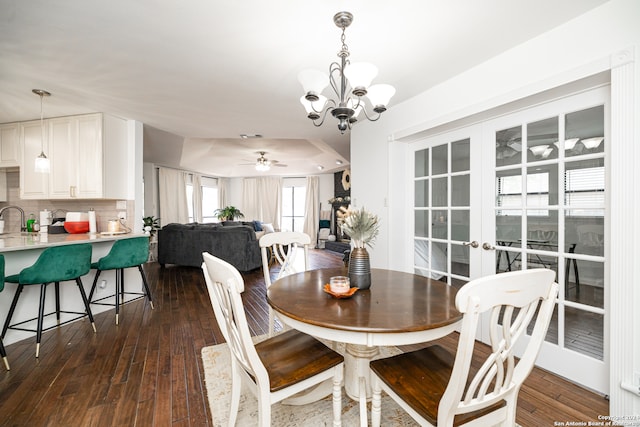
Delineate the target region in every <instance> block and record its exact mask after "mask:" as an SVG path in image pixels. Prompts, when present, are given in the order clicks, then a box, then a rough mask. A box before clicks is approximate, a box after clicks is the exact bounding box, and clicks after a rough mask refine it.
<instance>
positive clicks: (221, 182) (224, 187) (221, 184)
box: [218, 178, 246, 215]
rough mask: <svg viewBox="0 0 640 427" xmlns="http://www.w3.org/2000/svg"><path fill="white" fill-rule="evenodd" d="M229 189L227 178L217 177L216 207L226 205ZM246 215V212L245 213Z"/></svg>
mask: <svg viewBox="0 0 640 427" xmlns="http://www.w3.org/2000/svg"><path fill="white" fill-rule="evenodd" d="M228 190H229V179H227V178H218V208H220V209H222V208H224V207H225V206H227V191H228ZM245 215H246V213H245Z"/></svg>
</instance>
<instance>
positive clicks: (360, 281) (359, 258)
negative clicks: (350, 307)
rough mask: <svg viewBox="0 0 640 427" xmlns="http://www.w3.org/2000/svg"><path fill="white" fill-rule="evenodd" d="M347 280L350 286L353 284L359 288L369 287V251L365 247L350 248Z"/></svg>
mask: <svg viewBox="0 0 640 427" xmlns="http://www.w3.org/2000/svg"><path fill="white" fill-rule="evenodd" d="M349 280H350V282H351V286H352V287H353V286H355V287H357V288H359V289H369V288H370V287H371V265H370V263H369V252H367V250H366V249H365V248H353V249H351V255H349Z"/></svg>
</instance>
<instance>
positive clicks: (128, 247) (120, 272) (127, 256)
mask: <svg viewBox="0 0 640 427" xmlns="http://www.w3.org/2000/svg"><path fill="white" fill-rule="evenodd" d="M148 259H149V237H148V236H141V237H131V238H126V239H121V240H116V242H115V243H114V244H113V246H112V247H111V250H110V251H109V253H108V254H107V255H105V256H103V257H102V258H100V259H99V260H98V261H97V262H94V263H92V264H91V268H94V269H96V275H95V277H94V279H93V286H91V292H90V293H89V301H90V302H91V304H100V305H111V306H115V308H116V325H117V324H118V322H119V315H120V305H121V304H122V303H123V302H124V301H123V300H124V295H125V294H133V295H138V298H142V297H144V296H146V297H147V298H148V300H149V304H150V305H151V308H152V309H153V301H152V300H151V291H150V290H149V284H148V283H147V276H146V275H145V273H144V270H143V269H142V264H144V263H145V262H147V260H148ZM130 267H137V268H138V271H140V276H141V277H142V284H143V285H144V289H145V292H144V293H142V292H130V291H129V292H125V290H124V269H125V268H130ZM105 270H115V271H116V290H115V294H114V295H109V296H106V297H102V298H98V299H95V300H94V299H93V295H94V293H95V291H96V286H97V284H98V277H100V273H101V272H102V271H105ZM112 297H115V303H110V302H108V303H107V302H102V301H104V300H106V299H110V298H112ZM134 299H137V298H134Z"/></svg>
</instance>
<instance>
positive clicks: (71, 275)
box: [2, 243, 96, 357]
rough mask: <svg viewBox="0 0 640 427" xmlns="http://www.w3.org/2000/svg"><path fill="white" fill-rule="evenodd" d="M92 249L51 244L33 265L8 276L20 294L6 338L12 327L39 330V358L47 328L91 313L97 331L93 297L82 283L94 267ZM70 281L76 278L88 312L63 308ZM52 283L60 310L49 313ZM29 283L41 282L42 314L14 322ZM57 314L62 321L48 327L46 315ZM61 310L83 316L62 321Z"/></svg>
mask: <svg viewBox="0 0 640 427" xmlns="http://www.w3.org/2000/svg"><path fill="white" fill-rule="evenodd" d="M91 252H92V247H91V244H89V243H79V244H70V245H63V246H53V247H49V248H46V249H45V250H44V251H42V253H41V254H40V256H39V257H38V259H37V260H36V262H35V263H33V265H31V266H30V267H26V268H24V269H22V271H20V273H18V274H12V275H11V276H7V277H5V278H4V279H5V282H8V283H17V284H18V288H17V289H16V293H15V295H14V296H13V301H12V302H11V307H10V308H9V313H8V315H7V319H6V320H5V322H4V327H3V328H2V338H4V336H5V335H6V333H7V330H8V329H16V330H21V331H30V332H36V357H39V355H40V341H41V339H42V332H43V331H46V330H48V329H51V328H54V327H56V326H59V325H63V324H65V323H68V322H71V321H73V320H76V319H78V318H79V317H84V316H89V320H90V321H91V326H92V327H93V330H94V332H95V330H96V326H95V324H94V322H93V314H92V313H91V308H90V307H89V300H88V299H87V295H86V293H85V291H84V286H83V285H82V280H81V277H82V276H84V275H85V274H87V273H88V272H89V270H90V269H91ZM3 262H4V259H3ZM3 277H4V275H3ZM69 280H74V281H75V282H76V285H77V286H78V290H79V291H80V295H81V297H82V302H83V303H84V306H85V310H86V312H84V313H82V312H77V311H65V310H61V309H60V282H65V281H69ZM51 283H54V284H55V297H56V310H55V312H52V313H48V314H46V315H45V314H44V308H45V297H46V291H47V285H49V284H51ZM29 285H40V305H39V308H38V316H37V317H35V318H33V319H29V320H25V321H22V322H18V323H14V324H11V319H12V317H13V313H14V312H15V309H16V306H17V303H18V299H19V298H20V294H21V293H22V290H23V288H24V286H29ZM54 313H55V314H56V318H57V320H58V322H57V324H56V325H54V326H50V327H47V328H44V327H43V319H44V317H46V316H49V315H51V314H54ZM60 313H68V314H75V315H78V316H79V317H74V318H73V319H69V320H66V321H64V322H60ZM35 319H37V320H38V323H37V328H36V329H28V328H25V327H23V326H22V325H23V324H25V323H27V322H30V321H32V320H35Z"/></svg>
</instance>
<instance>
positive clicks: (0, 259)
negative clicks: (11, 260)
mask: <svg viewBox="0 0 640 427" xmlns="http://www.w3.org/2000/svg"><path fill="white" fill-rule="evenodd" d="M3 289H4V255H2V254H0V292H2V290H3ZM0 356H2V360H3V361H4V366H6V367H7V371H8V370H10V369H11V368H10V367H9V360H7V352H6V351H5V349H4V344H2V338H0Z"/></svg>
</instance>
